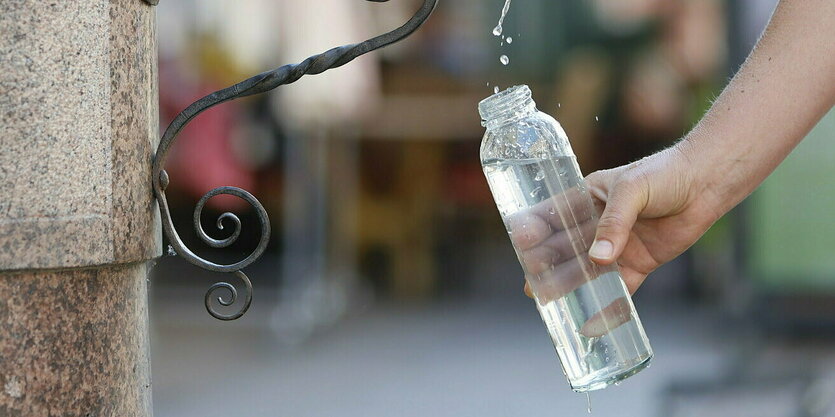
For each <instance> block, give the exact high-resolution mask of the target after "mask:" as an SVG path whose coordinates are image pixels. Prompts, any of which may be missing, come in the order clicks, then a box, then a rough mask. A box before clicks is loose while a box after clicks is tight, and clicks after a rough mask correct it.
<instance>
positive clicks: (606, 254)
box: [589, 239, 615, 259]
mask: <svg viewBox="0 0 835 417" xmlns="http://www.w3.org/2000/svg"><path fill="white" fill-rule="evenodd" d="M614 251H615V247H614V246H613V245H612V242H609V241H608V240H605V239H601V240H595V241H594V243H592V245H591V249H589V256H591V257H592V258H596V259H611V258H612V254H613V253H614Z"/></svg>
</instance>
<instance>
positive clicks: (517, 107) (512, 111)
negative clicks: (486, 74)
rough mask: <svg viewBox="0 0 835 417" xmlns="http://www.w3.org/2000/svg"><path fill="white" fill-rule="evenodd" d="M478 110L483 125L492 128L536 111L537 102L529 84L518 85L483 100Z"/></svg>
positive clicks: (512, 121) (488, 128)
mask: <svg viewBox="0 0 835 417" xmlns="http://www.w3.org/2000/svg"><path fill="white" fill-rule="evenodd" d="M478 112H479V113H480V114H481V125H482V126H485V127H486V128H487V130H492V129H498V128H500V127H502V126H505V125H508V124H511V123H514V122H517V121H519V120H521V119H522V118H524V117H527V116H530V115H532V114H534V113H536V103H535V102H534V101H533V98H532V97H531V89H530V88H528V86H526V85H517V86H515V87H511V88H508V89H507V90H504V91H502V92H499V93H496V94H493V95H492V96H490V97H487V98H486V99H484V100H482V101H481V103H478Z"/></svg>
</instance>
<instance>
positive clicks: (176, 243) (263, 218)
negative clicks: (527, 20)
mask: <svg viewBox="0 0 835 417" xmlns="http://www.w3.org/2000/svg"><path fill="white" fill-rule="evenodd" d="M367 1H373V2H379V3H382V2H386V1H388V0H367ZM437 3H438V0H424V2H423V5H422V6H421V7H420V9H419V10H418V11H417V13H416V14H415V15H414V16H413V17H412V18H411V19H409V21H408V22H406V23H405V24H404V25H403V26H401V27H399V28H397V29H395V30H393V31H391V32H388V33H386V34H384V35H380V36H377V37H375V38H372V39H369V40H367V41H365V42H362V43H357V44H352V45H345V46H340V47H337V48H333V49H331V50H329V51H327V52H324V53H322V54H319V55H315V56H312V57H310V58H307V59H306V60H304V61H302V62H301V63H299V64H294V65H285V66H283V67H280V68H277V69H275V70H272V71H267V72H264V73H261V74H258V75H256V76H254V77H252V78H250V79H248V80H245V81H242V82H240V83H238V84H235V85H233V86H231V87H228V88H224V89H223V90H220V91H216V92H214V93H212V94H209V95H207V96H205V97H203V98H201V99H200V100H197V101H196V102H194V103H192V104H191V105H190V106H188V107H187V108H186V109H185V110H183V111H182V112H180V114H178V115H177V117H175V118H174V120H173V121H172V122H171V124H170V125H169V126H168V128H167V129H166V130H165V133H164V134H163V135H162V138H161V139H160V143H159V147H158V148H157V152H156V155H155V156H154V167H153V174H152V175H153V186H154V194H155V195H156V197H157V201H158V202H159V211H160V215H161V218H162V228H163V231H164V232H165V235H166V236H167V237H168V241H169V242H170V244H171V247H172V249H173V250H174V251H175V252H176V253H177V254H178V255H180V256H182V257H183V258H184V259H185V260H187V261H188V262H191V263H192V264H194V265H196V266H198V267H200V268H203V269H207V270H209V271H216V272H227V273H234V274H236V275H237V276H238V278H240V279H241V280H242V281H243V282H244V284H245V290H246V294H245V297H246V298H245V301H244V303H243V306H242V307H241V309H240V310H239V311H238V312H237V313H235V314H231V315H223V314H220V313H218V312H217V311H215V310H214V307H212V304H211V303H210V301H211V298H212V297H211V296H212V294H213V293H214V292H215V291H216V290H218V289H221V288H223V289H226V290H227V291H229V293H230V297H229V299H227V300H224V299H223V298H221V297H218V298H217V300H218V302H219V303H220V304H221V305H223V306H226V307H228V306H230V305H232V304H233V303H234V302H235V300H236V299H237V295H238V294H237V291H236V290H235V287H234V286H232V285H231V284H228V283H226V282H219V283H216V284H214V285H212V287H211V288H209V290H208V291H207V292H206V297H205V304H206V310H207V311H208V312H209V314H211V315H212V316H213V317H215V318H217V319H219V320H235V319H238V318H240V317H241V316H243V315H244V313H246V311H247V309H249V305H250V303H251V302H252V284H251V283H250V281H249V278H247V276H246V275H245V274H244V273H243V272H242V271H241V270H242V269H243V268H245V267H247V266H248V265H250V264H251V263H253V262H255V260H257V259H258V258H259V257H260V256H261V255H262V254H263V253H264V250H265V249H266V248H267V242H268V241H269V238H270V221H269V217H268V216H267V212H266V210H264V206H262V205H261V203H260V202H259V201H258V199H256V198H255V197H254V196H253V195H252V194H250V193H248V192H246V191H245V190H242V189H240V188H237V187H219V188H215V189H214V190H211V191H209V192H208V193H206V195H204V196H203V198H201V199H200V202H198V203H197V206H196V207H195V210H194V228H195V230H196V232H197V234H198V236H200V239H201V240H202V241H203V242H204V243H206V244H207V245H209V246H211V247H214V248H223V247H227V246H229V245H231V244H232V243H233V242H235V240H236V239H237V238H238V236H239V235H240V228H241V221H240V219H239V218H238V216H236V215H235V214H233V213H223V214H222V215H221V216H220V217H219V218H218V220H217V227H218V229H223V222H224V220H227V219H228V220H230V221H231V222H232V223H234V226H235V229H234V231H233V233H232V235H231V236H229V237H228V238H226V239H214V238H212V237H210V236H209V235H208V234H207V233H206V232H205V230H204V229H203V225H202V224H201V222H200V213H201V212H202V210H203V206H204V205H205V204H206V202H207V201H208V200H209V199H210V198H212V197H214V196H216V195H219V194H227V195H233V196H236V197H238V198H241V199H243V200H244V201H246V202H247V203H249V204H250V205H251V206H252V207H253V208H254V209H255V211H256V214H257V215H258V221H259V223H260V226H261V240H260V241H259V242H258V247H257V248H255V250H254V251H253V252H252V253H251V254H249V256H247V257H246V258H244V259H243V260H241V261H238V262H235V263H232V264H218V263H214V262H211V261H209V260H206V259H204V258H202V257H200V256H198V255H196V254H195V253H194V252H192V251H191V250H190V249H189V248H188V247H186V245H185V244H183V241H182V240H181V239H180V235H179V234H177V230H176V229H175V228H174V223H173V222H172V220H171V212H170V210H169V207H168V200H166V198H165V189H166V188H167V187H168V183H169V178H168V173H167V172H165V170H164V169H163V167H164V166H165V161H166V159H167V157H168V151H169V150H170V149H171V146H172V145H173V144H174V141H175V140H176V138H177V135H178V134H179V133H180V132H181V131H182V130H183V128H184V127H185V126H186V125H187V124H188V123H189V122H190V121H191V120H192V119H194V118H195V117H196V116H197V115H198V114H200V113H202V112H203V111H205V110H207V109H209V108H211V107H214V106H216V105H218V104H221V103H224V102H227V101H230V100H235V99H238V98H241V97H247V96H251V95H254V94H260V93H265V92H267V91H270V90H272V89H274V88H276V87H279V86H282V85H285V84H290V83H293V82H295V81H297V80H298V79H299V78H301V77H302V76H304V75H308V74H309V75H314V74H321V73H323V72H325V71H327V70H329V69H331V68H337V67H341V66H343V65H345V64H347V63H349V62H351V61H353V60H354V59H355V58H357V57H359V56H360V55H364V54H367V53H369V52H371V51H374V50H376V49H380V48H382V47H385V46H388V45H391V44H393V43H395V42H398V41H400V40H403V39H405V38H406V37H408V36H409V35H411V34H412V33H414V32H415V31H416V30H417V29H418V28H419V27H420V26H421V25H423V23H424V22H425V21H426V20H427V19H428V18H429V15H430V14H431V13H432V11H433V10H434V9H435V6H436V5H437Z"/></svg>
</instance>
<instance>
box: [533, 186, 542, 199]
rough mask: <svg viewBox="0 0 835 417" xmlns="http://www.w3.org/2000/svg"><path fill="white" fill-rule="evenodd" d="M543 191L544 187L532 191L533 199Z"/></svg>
mask: <svg viewBox="0 0 835 417" xmlns="http://www.w3.org/2000/svg"><path fill="white" fill-rule="evenodd" d="M540 191H542V187H536V188H534V189H533V190H532V191H531V197H536V195H537V194H539V192H540Z"/></svg>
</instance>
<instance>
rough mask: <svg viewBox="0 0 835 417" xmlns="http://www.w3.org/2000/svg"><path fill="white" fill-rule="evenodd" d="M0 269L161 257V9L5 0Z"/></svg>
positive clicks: (0, 19) (90, 0)
mask: <svg viewBox="0 0 835 417" xmlns="http://www.w3.org/2000/svg"><path fill="white" fill-rule="evenodd" d="M0 27H2V28H3V29H2V36H0V149H3V152H2V153H0V190H3V191H2V192H3V194H2V198H0V270H20V269H42V268H65V267H82V266H90V265H104V264H110V263H123V262H135V261H139V260H144V259H149V258H151V257H153V256H158V255H159V254H160V253H161V244H160V241H161V237H160V227H159V220H158V212H157V209H156V205H155V202H154V199H153V194H152V190H151V176H150V171H151V157H152V154H153V150H154V149H155V148H156V143H157V141H158V119H157V117H158V116H157V95H156V91H157V88H156V47H155V46H156V45H155V41H154V38H155V27H154V11H153V7H152V6H149V5H148V4H146V3H145V2H143V1H140V0H112V1H108V0H87V1H84V2H68V1H63V2H43V1H40V0H5V1H3V2H2V3H0Z"/></svg>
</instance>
